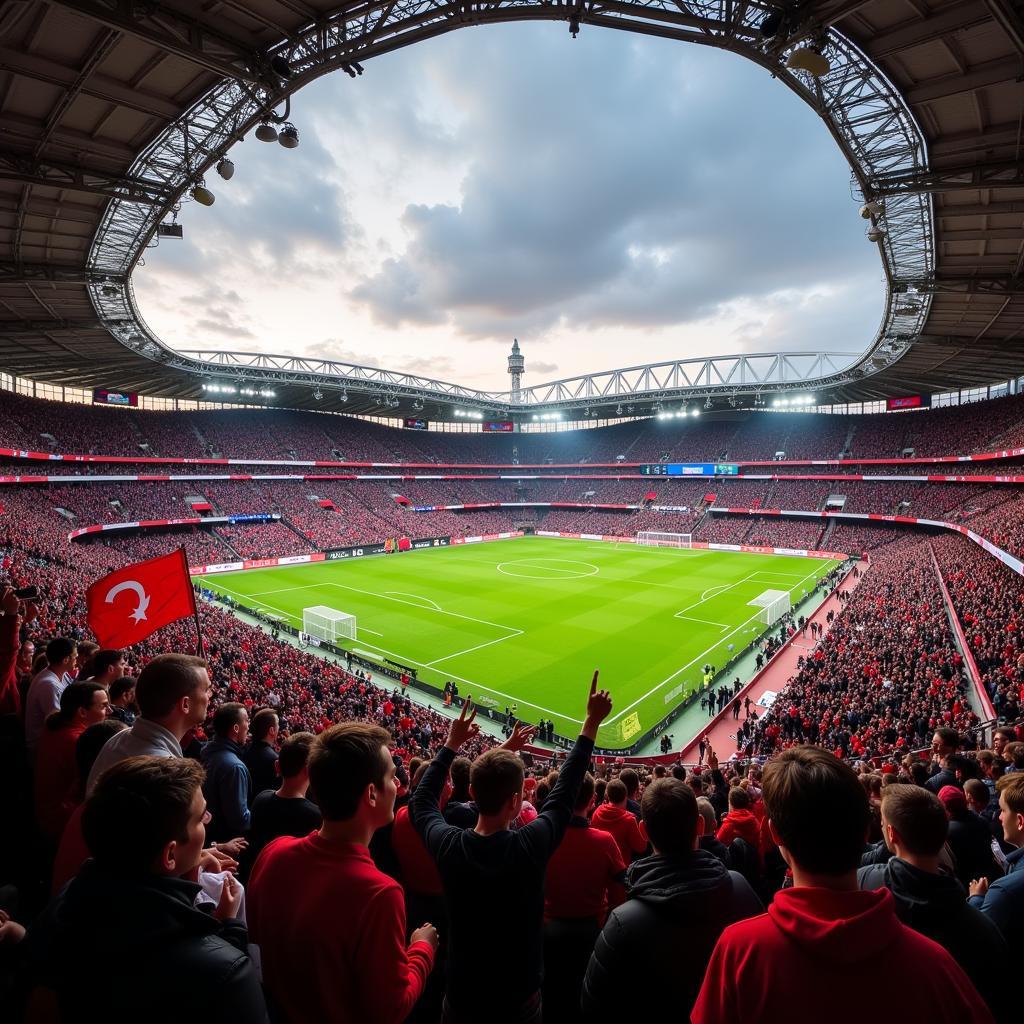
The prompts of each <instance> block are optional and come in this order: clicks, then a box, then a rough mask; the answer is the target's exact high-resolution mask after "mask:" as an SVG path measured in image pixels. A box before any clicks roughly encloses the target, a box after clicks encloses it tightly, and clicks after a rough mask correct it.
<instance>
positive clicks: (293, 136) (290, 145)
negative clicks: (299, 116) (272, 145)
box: [277, 121, 299, 149]
mask: <svg viewBox="0 0 1024 1024" xmlns="http://www.w3.org/2000/svg"><path fill="white" fill-rule="evenodd" d="M277 141H278V142H280V143H281V145H282V146H284V148H285V149H298V147H299V132H298V129H297V128H296V127H295V125H293V124H292V123H291V122H290V121H289V122H287V123H286V124H285V126H284V127H283V128H282V129H281V131H280V133H279V134H278V136H277Z"/></svg>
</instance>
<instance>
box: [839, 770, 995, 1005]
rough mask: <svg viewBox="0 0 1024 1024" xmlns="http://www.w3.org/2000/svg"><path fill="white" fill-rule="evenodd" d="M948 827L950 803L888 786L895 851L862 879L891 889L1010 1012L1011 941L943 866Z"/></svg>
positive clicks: (913, 920)
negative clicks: (1005, 993) (1006, 988)
mask: <svg viewBox="0 0 1024 1024" xmlns="http://www.w3.org/2000/svg"><path fill="white" fill-rule="evenodd" d="M948 830H949V822H948V821H947V818H946V810H945V809H944V808H943V806H942V803H941V802H940V800H939V799H938V798H937V797H935V796H934V795H933V794H931V793H929V792H928V791H927V790H926V789H922V788H921V787H920V786H902V785H893V786H886V787H885V788H884V789H883V790H882V833H883V835H884V837H885V843H886V845H887V846H888V847H889V849H890V850H891V851H892V854H893V856H892V858H891V859H890V860H889V861H888V863H886V864H876V865H873V866H871V867H862V868H861V869H860V870H859V871H858V873H857V882H858V884H859V885H860V887H861V888H862V889H880V888H882V886H885V887H886V888H887V889H889V891H890V892H891V893H892V894H893V897H894V898H895V900H896V914H897V916H898V917H899V918H900V920H901V921H902V922H903V923H904V924H906V925H909V926H910V927H911V928H913V929H914V931H917V932H920V933H921V934H922V935H926V936H927V937H928V938H929V939H932V940H933V941H935V942H937V943H938V944H939V945H940V946H943V947H944V948H945V949H947V950H948V951H949V953H950V954H951V955H952V957H953V959H954V960H956V962H957V963H958V964H959V965H960V966H961V967H962V968H963V970H964V973H965V974H966V975H967V977H969V978H970V979H971V981H972V982H973V983H974V987H975V988H976V989H977V990H978V992H979V993H980V994H981V996H982V998H983V999H984V1000H985V1001H986V1002H987V1003H988V1006H989V1009H990V1010H991V1011H992V1014H993V1016H994V1017H995V1018H996V1020H997V1021H1000V1022H1001V1021H1003V1020H1008V1019H1009V1014H1008V1010H1009V1007H1008V1005H1006V1004H1007V1002H1008V1001H1007V1000H1005V998H1004V996H1003V995H1002V992H1003V989H1004V985H1005V982H1004V980H1003V979H1004V972H1005V971H1006V969H1007V967H1008V965H1009V949H1008V947H1007V945H1006V940H1005V939H1004V938H1003V936H1002V934H1001V933H1000V931H999V929H998V928H997V927H996V926H995V925H994V924H993V923H992V922H991V921H989V920H988V919H987V918H986V917H985V915H984V914H982V913H981V911H979V910H976V909H975V908H974V907H972V906H970V905H969V904H968V903H967V893H966V890H965V889H964V887H963V886H961V885H960V883H959V882H958V881H957V880H956V879H955V878H953V877H951V876H950V875H948V874H946V873H945V872H944V871H943V870H941V860H940V857H941V854H942V848H943V846H944V844H945V842H946V836H947V832H948Z"/></svg>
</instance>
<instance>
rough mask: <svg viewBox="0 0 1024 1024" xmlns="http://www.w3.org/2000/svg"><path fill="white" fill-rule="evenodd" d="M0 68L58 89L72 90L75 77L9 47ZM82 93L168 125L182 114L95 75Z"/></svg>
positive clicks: (1, 53)
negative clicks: (162, 119) (162, 121)
mask: <svg viewBox="0 0 1024 1024" xmlns="http://www.w3.org/2000/svg"><path fill="white" fill-rule="evenodd" d="M0 65H3V66H4V67H5V68H6V69H7V70H8V71H13V72H15V73H16V74H19V75H23V76H24V77H25V78H31V79H34V80H35V81H37V82H46V83H48V84H49V85H56V86H60V87H61V88H63V89H70V88H72V87H73V86H74V85H75V82H76V79H77V77H78V76H77V74H76V73H75V72H74V71H73V70H72V69H71V68H69V67H67V66H65V65H63V64H58V63H57V62H56V61H52V60H47V59H46V58H44V57H40V56H38V55H37V54H34V53H22V52H20V51H18V50H12V49H10V48H8V47H0ZM81 92H82V94H83V95H85V96H92V97H93V98H94V99H98V100H104V101H105V102H107V103H115V104H117V105H118V106H122V107H127V108H128V109H129V110H137V111H138V112H139V113H141V114H148V115H150V116H151V117H161V118H164V119H165V120H168V121H173V120H174V119H175V118H176V117H178V115H179V114H180V113H181V110H180V109H179V108H178V107H177V106H176V105H175V104H173V103H168V102H167V100H165V99H161V98H160V97H159V96H153V95H150V94H148V93H146V92H141V91H139V90H138V89H130V88H128V86H126V85H123V84H122V83H121V82H118V81H116V80H115V79H113V78H108V77H107V76H106V75H101V74H97V73H96V72H93V74H91V75H90V76H89V79H88V81H87V82H86V83H85V85H84V86H82V88H81Z"/></svg>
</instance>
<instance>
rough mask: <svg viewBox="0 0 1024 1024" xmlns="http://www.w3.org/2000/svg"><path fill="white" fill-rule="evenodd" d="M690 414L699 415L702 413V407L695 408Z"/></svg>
mask: <svg viewBox="0 0 1024 1024" xmlns="http://www.w3.org/2000/svg"><path fill="white" fill-rule="evenodd" d="M707 408H709V409H710V408H711V406H707ZM690 415H691V416H699V415H700V409H694V410H693V412H691V413H690Z"/></svg>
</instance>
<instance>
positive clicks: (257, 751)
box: [242, 708, 281, 800]
mask: <svg viewBox="0 0 1024 1024" xmlns="http://www.w3.org/2000/svg"><path fill="white" fill-rule="evenodd" d="M279 728H280V721H279V720H278V717H277V712H276V711H275V710H274V709H273V708H261V709H260V710H259V711H257V712H256V714H255V715H253V719H252V723H251V724H250V726H249V732H250V734H251V735H252V742H251V743H250V744H249V749H248V750H246V752H245V754H244V756H243V757H242V761H243V763H244V764H245V767H246V768H248V769H249V777H250V780H251V783H252V786H251V789H250V792H251V793H252V799H253V800H255V799H256V797H257V796H258V795H259V794H260V793H262V792H263V791H264V790H265V789H277V787H278V784H279V783H280V782H281V778H280V776H279V775H278V773H277V750H276V749H275V748H274V744H276V743H277V733H278V730H279Z"/></svg>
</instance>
